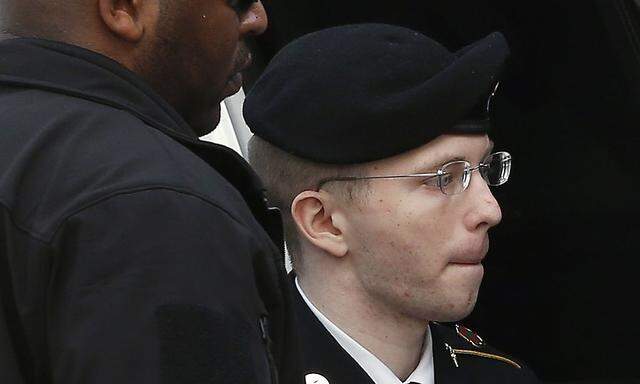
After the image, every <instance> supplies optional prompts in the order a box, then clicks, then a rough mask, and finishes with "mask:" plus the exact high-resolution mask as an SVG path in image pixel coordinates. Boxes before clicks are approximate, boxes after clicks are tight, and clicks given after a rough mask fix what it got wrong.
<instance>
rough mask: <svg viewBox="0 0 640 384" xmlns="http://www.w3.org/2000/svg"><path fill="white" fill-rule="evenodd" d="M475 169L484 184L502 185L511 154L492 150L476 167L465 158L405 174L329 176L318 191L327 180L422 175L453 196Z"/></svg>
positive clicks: (508, 168)
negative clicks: (428, 169)
mask: <svg viewBox="0 0 640 384" xmlns="http://www.w3.org/2000/svg"><path fill="white" fill-rule="evenodd" d="M475 170H478V172H480V175H481V176H482V178H483V179H484V180H485V181H486V183H487V184H488V185H490V186H492V187H495V186H498V185H502V184H504V183H506V182H507V180H509V175H510V174H511V155H510V154H509V153H508V152H495V153H492V154H490V155H489V156H487V157H485V159H484V160H483V161H482V162H480V163H479V164H478V165H476V166H471V163H469V162H468V161H465V160H456V161H451V162H448V163H446V164H444V165H443V166H442V167H440V168H439V169H438V170H437V171H436V172H430V173H414V174H409V175H386V176H345V177H331V178H326V179H322V180H320V182H319V183H318V188H317V189H318V190H319V189H320V188H321V187H322V186H323V185H324V184H326V183H328V182H331V181H354V180H374V179H400V178H409V177H412V178H423V179H424V180H422V183H423V184H425V185H431V186H437V187H438V188H440V191H442V193H444V194H445V195H455V194H458V193H460V192H463V191H464V190H465V189H467V188H468V187H469V184H470V183H471V174H472V173H473V171H475Z"/></svg>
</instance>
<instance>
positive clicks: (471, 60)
mask: <svg viewBox="0 0 640 384" xmlns="http://www.w3.org/2000/svg"><path fill="white" fill-rule="evenodd" d="M508 51H509V50H508V46H507V43H506V41H505V40H504V37H503V36H502V35H501V34H500V33H493V34H491V35H489V36H487V37H485V38H484V39H482V40H480V41H478V42H476V43H474V44H472V45H470V46H468V47H466V48H464V49H461V50H460V51H458V52H455V53H451V52H449V51H448V50H447V49H446V48H444V47H443V46H441V45H440V44H438V43H437V42H435V41H433V40H431V39H429V38H428V37H426V36H424V35H422V34H420V33H418V32H415V31H412V30H409V29H405V28H401V27H396V26H390V25H383V24H358V25H348V26H342V27H334V28H329V29H326V30H322V31H319V32H315V33H311V34H309V35H306V36H304V37H302V38H300V39H298V40H296V41H294V42H292V43H291V44H289V45H288V46H286V47H285V48H284V49H283V50H282V51H280V53H278V54H277V55H276V56H275V57H274V59H273V60H272V61H271V63H270V64H269V66H268V67H267V69H266V70H265V72H264V73H263V75H262V77H261V78H260V79H259V80H258V82H257V83H256V84H255V85H254V87H253V88H252V90H251V92H250V93H249V94H248V95H247V98H246V100H245V109H244V113H245V117H246V120H247V123H248V124H249V126H250V127H251V129H252V131H253V132H254V133H255V136H254V138H252V139H251V142H250V158H251V162H252V163H253V164H254V166H255V167H256V169H257V170H258V173H259V174H260V175H261V176H263V179H264V180H265V184H266V185H267V189H268V194H269V196H270V197H271V198H272V201H273V202H274V203H275V204H276V205H277V206H278V207H280V208H281V209H282V210H283V212H285V225H286V234H287V236H286V238H287V245H288V249H289V251H290V255H291V257H292V261H293V267H294V271H295V273H294V274H293V275H292V279H291V284H292V287H293V288H294V290H295V291H296V293H297V295H296V305H295V308H296V314H297V321H298V322H299V325H300V329H301V336H300V339H301V341H302V343H303V347H302V358H303V362H302V364H303V368H304V374H305V376H306V382H307V383H316V384H328V383H331V384H338V383H343V384H347V383H359V384H361V383H375V384H409V383H414V384H433V383H434V382H435V383H438V384H443V383H444V384H446V383H456V384H461V383H535V382H536V378H535V376H534V375H533V373H532V372H531V371H530V370H529V369H527V368H526V367H525V366H524V365H523V364H522V363H520V362H518V361H517V360H515V359H513V358H511V357H509V356H506V355H505V354H503V353H501V352H499V351H496V350H495V349H493V348H491V347H490V346H488V345H487V344H486V343H485V342H484V341H483V340H482V338H480V337H479V336H478V335H476V334H475V333H474V332H473V331H471V330H469V329H468V328H465V327H463V326H461V325H457V324H450V325H445V324H443V323H440V322H455V321H458V320H460V319H462V318H464V317H465V316H467V315H468V314H469V313H470V312H471V310H472V309H473V306H474V304H475V301H476V298H477V295H478V289H479V286H480V283H481V281H482V277H483V272H484V271H483V267H482V260H483V258H484V257H485V255H486V253H487V251H488V248H489V240H488V231H489V229H490V228H491V227H493V226H495V225H497V224H498V223H499V222H500V219H501V211H500V207H499V205H498V203H497V201H496V200H495V198H494V197H493V195H492V193H491V191H490V190H489V186H498V185H502V184H504V183H505V182H506V181H507V180H508V178H509V174H510V170H511V156H510V155H509V154H508V153H507V152H504V151H496V150H494V149H493V143H492V142H491V140H490V139H489V137H488V134H487V132H488V130H489V128H490V127H491V119H490V110H491V105H492V103H491V101H492V97H493V94H494V93H495V90H496V88H497V80H498V76H499V74H500V71H501V68H502V66H503V63H504V61H505V59H506V57H507V55H508ZM285 79H286V80H287V81H285Z"/></svg>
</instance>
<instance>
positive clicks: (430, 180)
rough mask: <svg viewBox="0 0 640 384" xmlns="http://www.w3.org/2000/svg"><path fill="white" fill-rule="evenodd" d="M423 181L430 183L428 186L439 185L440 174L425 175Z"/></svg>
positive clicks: (426, 183) (425, 183) (424, 183)
mask: <svg viewBox="0 0 640 384" xmlns="http://www.w3.org/2000/svg"><path fill="white" fill-rule="evenodd" d="M421 183H422V185H428V186H431V187H437V186H438V176H429V177H425V178H424V179H422V181H421Z"/></svg>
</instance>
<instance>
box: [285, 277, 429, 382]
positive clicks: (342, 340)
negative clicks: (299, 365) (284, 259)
mask: <svg viewBox="0 0 640 384" xmlns="http://www.w3.org/2000/svg"><path fill="white" fill-rule="evenodd" d="M295 282H296V288H297V289H298V292H300V296H302V299H303V300H304V302H305V303H306V304H307V306H308V307H309V309H311V312H313V314H314V315H315V316H316V317H317V318H318V320H320V322H321V323H322V325H324V327H325V328H326V329H327V331H329V333H330V334H331V336H333V338H334V339H336V341H337V342H338V344H340V346H341V347H342V348H343V349H344V350H345V351H346V352H347V353H348V354H349V355H351V357H352V358H353V359H354V360H355V361H356V362H357V363H358V364H359V365H360V366H361V367H362V369H363V370H364V371H365V372H367V374H368V375H369V377H371V379H372V380H373V382H374V383H376V384H407V383H411V382H415V383H418V384H434V382H435V379H434V372H433V344H432V343H431V330H430V329H429V327H427V332H426V336H425V341H424V347H423V352H422V357H421V358H420V362H419V363H418V366H417V367H416V369H415V370H414V371H413V372H412V373H411V375H409V377H408V378H407V380H405V381H401V380H400V379H398V377H397V376H396V375H395V374H394V373H393V371H391V369H389V368H388V367H387V366H386V365H384V363H383V362H382V361H380V359H378V358H377V357H376V356H375V355H373V354H372V353H371V352H369V351H368V350H366V349H365V348H364V347H363V346H361V345H360V344H359V343H358V342H357V341H355V340H354V339H352V338H351V337H350V336H349V335H347V334H346V333H345V332H343V331H342V330H341V329H340V328H338V327H337V326H336V325H335V324H333V323H332V322H331V320H329V319H328V318H327V317H326V316H324V315H323V314H322V312H320V311H319V310H318V308H316V307H315V306H314V305H313V303H311V301H310V300H309V299H308V298H307V296H306V295H305V294H304V292H303V291H302V288H301V287H300V284H299V283H298V278H297V277H296V279H295Z"/></svg>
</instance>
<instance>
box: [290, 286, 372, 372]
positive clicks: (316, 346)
mask: <svg viewBox="0 0 640 384" xmlns="http://www.w3.org/2000/svg"><path fill="white" fill-rule="evenodd" d="M289 278H290V284H291V291H292V293H293V296H294V299H293V301H294V303H293V307H294V312H295V315H296V322H297V325H298V327H297V329H298V332H300V334H299V335H298V337H299V339H300V340H301V342H300V345H301V353H302V356H301V360H302V364H303V366H302V368H303V374H304V375H310V374H317V375H321V376H323V377H324V378H326V379H327V381H328V382H329V383H330V384H352V383H358V384H367V383H371V384H373V380H371V378H370V377H369V375H368V374H367V373H366V372H365V371H364V370H363V369H362V367H360V365H358V363H356V361H355V360H354V359H353V358H351V356H350V355H349V354H348V353H347V352H346V351H345V350H344V349H343V348H342V347H341V346H340V344H338V342H337V341H336V340H335V339H334V338H333V336H331V334H330V333H329V331H327V329H326V328H325V327H324V325H322V323H321V322H320V320H318V318H317V317H316V316H315V315H314V314H313V312H311V310H310V309H309V307H308V306H307V304H306V303H305V302H304V299H303V298H302V296H300V293H299V292H298V290H297V288H296V287H295V274H294V273H291V274H290V275H289Z"/></svg>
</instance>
